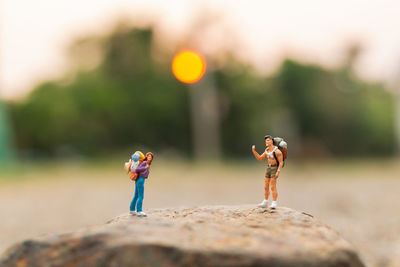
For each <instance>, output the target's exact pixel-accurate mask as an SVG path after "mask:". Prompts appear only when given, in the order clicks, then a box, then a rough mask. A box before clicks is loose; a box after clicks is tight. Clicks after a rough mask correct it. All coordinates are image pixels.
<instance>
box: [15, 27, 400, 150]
mask: <svg viewBox="0 0 400 267" xmlns="http://www.w3.org/2000/svg"><path fill="white" fill-rule="evenodd" d="M152 40H153V32H152V30H151V29H136V28H129V27H122V28H121V27H120V28H118V29H116V30H115V31H114V32H113V33H112V34H111V35H110V36H107V37H105V38H100V39H99V38H95V37H93V39H92V40H89V41H90V43H91V48H90V49H89V51H94V50H96V51H100V52H101V60H100V64H99V65H98V66H97V67H95V68H92V69H84V68H80V67H77V69H75V70H73V71H74V73H75V74H74V76H73V77H72V78H71V77H70V78H68V79H65V80H61V81H47V82H45V83H43V84H41V85H39V86H37V87H36V88H35V89H34V90H33V91H32V93H31V94H30V95H29V96H28V97H27V99H26V100H25V101H23V102H21V103H13V104H10V108H11V115H12V122H13V124H14V131H15V135H16V142H17V145H18V148H19V150H20V151H34V152H35V153H40V154H44V155H55V154H58V153H70V152H71V151H72V152H73V153H78V154H88V155H95V154H99V153H106V152H109V151H112V150H120V149H124V148H126V147H136V146H138V145H140V146H147V147H151V148H154V149H157V150H161V149H171V148H173V149H174V150H176V151H179V152H181V153H183V154H190V152H191V149H190V148H191V132H190V131H191V130H190V129H191V127H190V114H189V110H190V109H189V106H188V105H189V103H188V102H189V99H188V95H187V94H188V90H187V88H186V86H185V85H183V84H181V83H179V82H177V81H176V80H175V78H174V77H173V76H172V75H171V73H170V65H169V62H166V63H159V62H157V63H156V62H155V60H154V59H153V56H152V52H151V51H152ZM84 43H85V42H83V43H81V42H77V43H76V44H75V47H74V49H75V50H76V49H77V50H78V51H79V46H80V45H84ZM82 51H87V50H84V49H83V50H82ZM78 54H79V53H78ZM79 57H81V58H80V60H81V61H84V59H85V53H83V54H81V55H79ZM88 58H89V57H88ZM77 61H79V60H77ZM213 76H214V78H215V83H216V86H217V88H218V93H219V103H220V115H221V139H222V145H223V151H224V153H225V154H227V155H231V156H232V155H241V154H244V153H249V146H250V144H252V143H258V144H260V140H261V141H263V136H264V135H265V134H267V133H272V134H279V135H281V136H283V137H285V136H287V135H292V136H293V135H297V136H298V138H299V139H298V140H306V139H307V140H315V141H318V142H319V143H321V144H323V145H324V146H325V148H326V150H328V151H329V152H330V153H333V154H336V155H363V154H366V155H368V154H371V153H373V155H374V156H375V155H376V153H378V154H390V153H392V152H393V147H394V145H393V144H394V136H393V133H394V129H393V127H394V126H393V121H394V118H393V117H392V116H393V114H394V112H393V103H392V101H393V99H392V97H391V96H390V95H389V94H388V93H387V92H386V91H385V90H384V88H383V86H381V85H379V84H368V83H365V82H362V81H359V80H357V79H356V78H354V77H352V76H351V75H350V72H349V71H348V70H347V69H346V68H344V69H341V70H337V71H332V70H326V69H323V68H321V67H319V66H310V65H303V64H300V63H297V62H294V61H290V60H287V61H285V62H284V63H283V64H282V67H281V68H280V70H279V71H278V72H277V73H276V74H275V75H274V76H273V77H265V76H262V75H259V74H257V73H256V72H255V71H254V70H253V69H252V67H250V66H247V65H245V64H244V63H242V62H240V61H237V60H235V59H234V58H230V60H228V62H227V64H226V65H225V66H223V67H221V68H220V69H217V70H215V72H214V75H213ZM282 113H285V114H286V113H287V114H289V115H288V116H290V117H291V118H293V120H294V121H295V122H296V123H297V125H298V132H296V133H292V132H290V133H289V132H285V130H279V129H278V130H277V128H276V127H275V126H276V125H277V123H276V122H277V118H278V117H279V116H280V115H279V114H282ZM278 121H279V120H278ZM283 124H284V123H283ZM289 141H290V140H289ZM304 148H306V147H304ZM310 153H312V152H310Z"/></svg>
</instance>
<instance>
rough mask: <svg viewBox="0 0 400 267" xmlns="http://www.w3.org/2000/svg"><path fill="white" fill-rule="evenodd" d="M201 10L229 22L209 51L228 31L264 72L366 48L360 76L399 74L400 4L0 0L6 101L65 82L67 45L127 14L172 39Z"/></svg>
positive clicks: (375, 0)
mask: <svg viewBox="0 0 400 267" xmlns="http://www.w3.org/2000/svg"><path fill="white" fill-rule="evenodd" d="M200 3H201V5H200ZM204 5H205V6H207V8H206V9H204V8H203V9H202V8H200V6H204ZM198 10H217V11H221V12H223V14H224V17H225V21H224V26H223V27H220V28H216V29H215V31H214V32H209V33H208V36H212V37H213V40H214V42H213V43H212V44H213V45H211V43H209V44H208V43H203V44H202V45H201V46H202V47H203V48H204V49H205V50H207V49H208V48H210V49H211V48H212V47H215V46H214V44H215V43H221V44H227V45H229V42H230V39H229V38H227V35H228V34H227V32H225V30H221V29H225V28H229V30H228V31H229V32H230V33H233V35H234V36H236V37H235V38H236V39H237V41H238V42H239V44H236V46H234V48H236V49H235V52H236V53H237V54H238V55H239V56H240V58H241V59H243V60H246V61H248V62H251V63H253V64H255V65H256V66H257V68H259V69H260V70H261V71H264V72H271V71H274V70H275V69H276V67H277V66H279V63H280V62H281V60H282V58H283V57H285V56H291V57H294V58H296V59H300V60H304V61H306V62H313V63H319V64H322V65H324V66H327V67H334V66H337V65H338V64H340V63H341V62H342V60H343V51H345V49H346V48H347V46H348V45H349V42H352V41H361V42H362V43H363V45H364V48H365V52H364V54H363V56H362V58H361V59H360V62H358V65H357V67H358V69H357V70H358V72H359V74H360V75H362V76H363V77H364V78H366V79H371V80H374V79H380V80H384V81H390V80H391V79H394V77H395V74H398V73H400V18H399V14H400V1H396V0H380V1H379V0H369V1H365V0H347V1H346V0H336V1H328V0H326V1H321V0H302V1H295V0H279V1H276V0H275V1H269V0H264V1H249V0H247V1H239V0H227V1H223V0H213V1H211V0H201V1H200V0H199V1H197V0H193V1H172V0H168V1H165V0H159V1H151V0H147V1H137V0H136V1H134V0H130V1H129V0H84V1H82V0H68V1H65V0H35V1H32V0H0V85H1V88H0V92H1V95H2V96H3V97H7V98H13V97H18V96H22V95H24V94H25V93H26V92H28V91H29V90H30V89H31V88H32V87H33V86H34V85H35V84H37V83H39V82H40V81H42V80H45V79H49V78H57V77H59V76H60V75H62V74H63V73H64V72H65V70H66V66H67V62H68V59H67V58H66V54H65V50H66V47H67V46H68V44H69V43H70V42H71V41H72V40H73V39H74V38H76V37H79V36H82V35H85V34H90V33H101V32H102V31H104V30H105V29H107V28H109V27H111V26H112V25H113V22H114V21H115V20H116V18H117V17H118V16H120V15H121V14H123V15H125V16H132V17H133V18H134V20H136V21H140V20H157V21H159V22H161V23H160V29H161V30H162V31H163V34H164V35H168V36H169V37H170V38H171V39H172V40H173V39H179V38H181V37H180V36H182V35H183V34H185V32H186V30H187V28H186V26H187V25H189V24H190V23H188V22H190V21H191V20H193V17H194V14H195V13H196V11H198ZM192 34H195V33H192ZM207 45H208V47H207Z"/></svg>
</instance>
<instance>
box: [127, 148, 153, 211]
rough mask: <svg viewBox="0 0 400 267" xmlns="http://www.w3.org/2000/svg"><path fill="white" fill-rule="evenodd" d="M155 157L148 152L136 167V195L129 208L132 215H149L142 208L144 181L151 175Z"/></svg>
mask: <svg viewBox="0 0 400 267" xmlns="http://www.w3.org/2000/svg"><path fill="white" fill-rule="evenodd" d="M135 158H136V157H135ZM153 158H154V155H153V153H151V152H148V153H146V156H145V158H144V160H143V161H142V162H141V163H140V164H139V165H138V166H137V167H136V168H135V172H136V173H137V177H138V178H137V179H136V180H135V195H134V197H133V199H132V202H131V205H130V208H129V210H130V211H129V213H130V214H131V215H137V216H139V217H145V216H147V215H146V213H145V212H144V211H143V209H142V206H143V198H144V181H145V179H147V178H148V177H149V172H150V165H151V162H152V161H153ZM135 209H136V211H135Z"/></svg>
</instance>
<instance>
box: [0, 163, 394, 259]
mask: <svg viewBox="0 0 400 267" xmlns="http://www.w3.org/2000/svg"><path fill="white" fill-rule="evenodd" d="M1 176H3V177H1ZM263 176H264V167H263V164H261V163H258V164H257V162H256V163H254V164H238V163H231V164H224V165H216V164H212V165H189V164H182V163H180V164H178V163H173V162H158V163H157V162H155V163H154V164H153V165H152V169H151V176H150V179H149V180H148V181H146V184H145V200H144V208H145V209H151V208H163V207H175V206H200V205H216V204H223V205H240V204H252V203H253V204H257V203H258V202H260V201H261V200H262V199H263V187H264V185H263V183H264V180H263ZM399 178H400V162H398V161H390V162H381V161H380V162H373V161H371V162H368V163H365V162H364V163H361V162H347V163H318V164H314V163H307V164H305V163H303V164H300V163H297V164H292V165H288V166H287V167H285V169H284V171H283V172H282V175H281V177H280V178H279V181H278V190H279V205H281V206H287V207H291V208H294V209H297V210H299V211H304V212H307V213H310V214H312V215H314V216H315V217H316V218H318V219H320V220H322V221H323V222H325V223H326V224H328V225H330V226H332V227H333V228H334V229H336V230H337V231H338V232H339V233H341V235H342V236H343V237H344V238H345V239H347V240H348V241H349V242H350V243H352V244H353V245H354V246H355V247H356V249H357V250H358V251H359V252H360V256H361V258H362V260H363V261H364V262H365V263H366V264H367V265H368V266H400V179H399ZM133 192H134V184H133V183H132V182H130V180H129V179H128V178H127V176H125V175H124V173H123V171H122V169H121V166H119V165H108V166H90V167H88V166H79V165H74V166H69V165H68V166H57V167H49V168H45V169H35V168H33V169H32V170H28V171H26V170H22V171H19V172H14V173H7V174H5V173H2V172H0V213H1V219H0V253H1V252H2V251H4V250H5V249H6V248H7V247H9V246H10V245H12V244H13V243H15V242H17V241H21V240H25V239H29V238H32V237H35V236H39V235H41V234H45V233H52V232H67V231H73V230H75V229H77V228H80V227H84V226H87V225H93V224H102V223H104V222H105V221H107V220H109V219H111V218H113V217H115V216H117V215H120V214H121V213H125V212H127V211H128V209H129V204H130V200H131V198H132V194H133Z"/></svg>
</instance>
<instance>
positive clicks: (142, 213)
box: [137, 211, 147, 217]
mask: <svg viewBox="0 0 400 267" xmlns="http://www.w3.org/2000/svg"><path fill="white" fill-rule="evenodd" d="M137 216H139V217H146V216H147V214H146V213H144V211H139V212H138V213H137Z"/></svg>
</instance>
